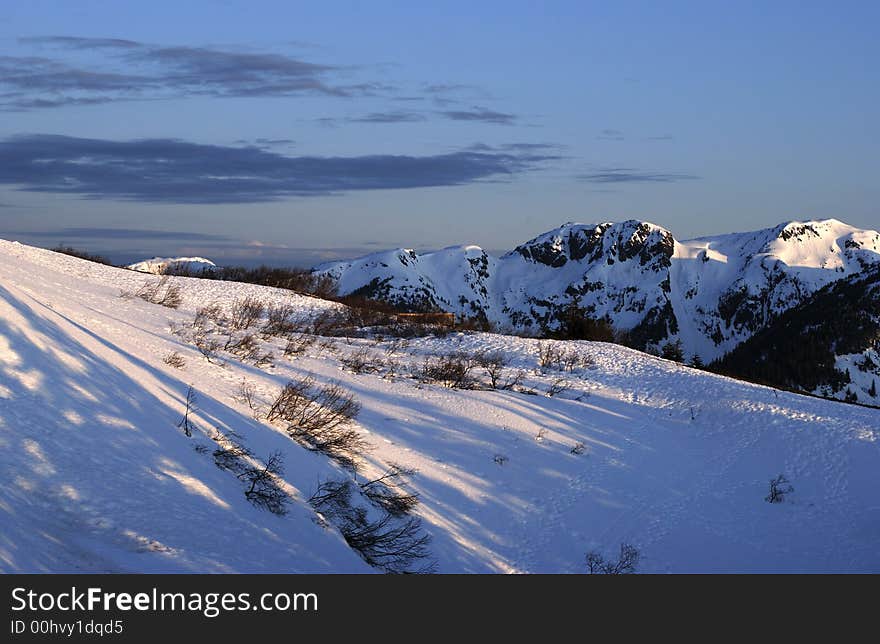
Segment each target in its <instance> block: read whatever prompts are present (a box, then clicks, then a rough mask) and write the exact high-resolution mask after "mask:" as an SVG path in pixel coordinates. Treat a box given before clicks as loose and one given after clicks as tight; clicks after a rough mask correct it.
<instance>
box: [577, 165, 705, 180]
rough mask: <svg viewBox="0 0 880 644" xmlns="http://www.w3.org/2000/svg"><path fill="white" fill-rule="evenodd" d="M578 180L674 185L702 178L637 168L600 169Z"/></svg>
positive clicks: (581, 176)
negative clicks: (677, 182) (674, 183)
mask: <svg viewBox="0 0 880 644" xmlns="http://www.w3.org/2000/svg"><path fill="white" fill-rule="evenodd" d="M578 178H579V179H581V180H583V181H587V182H589V183H673V182H676V181H690V180H694V179H699V178H700V177H698V176H696V175H693V174H680V173H675V172H648V171H644V170H639V169H637V168H600V169H599V170H598V171H596V172H592V173H589V174H583V175H580V176H579V177H578Z"/></svg>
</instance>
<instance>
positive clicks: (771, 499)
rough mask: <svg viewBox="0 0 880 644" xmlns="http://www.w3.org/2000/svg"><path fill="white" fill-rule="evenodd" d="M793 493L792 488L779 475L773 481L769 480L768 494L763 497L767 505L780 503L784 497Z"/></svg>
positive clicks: (782, 475) (785, 479) (782, 476)
mask: <svg viewBox="0 0 880 644" xmlns="http://www.w3.org/2000/svg"><path fill="white" fill-rule="evenodd" d="M792 492H794V487H793V486H792V485H791V483H789V482H788V479H787V478H785V475H784V474H780V475H779V476H777V477H776V478H775V479H770V493H769V494H768V495H767V496H765V497H764V500H765V501H767V502H768V503H782V502H783V501H785V496H786V495H787V494H791V493H792Z"/></svg>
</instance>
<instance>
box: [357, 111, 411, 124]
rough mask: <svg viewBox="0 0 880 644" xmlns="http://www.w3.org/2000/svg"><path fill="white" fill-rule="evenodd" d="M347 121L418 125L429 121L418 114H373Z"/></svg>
mask: <svg viewBox="0 0 880 644" xmlns="http://www.w3.org/2000/svg"><path fill="white" fill-rule="evenodd" d="M346 120H347V121H349V122H351V123H417V122H420V121H425V120H427V117H426V116H425V115H424V114H419V113H418V112H373V113H371V114H366V115H365V116H360V117H357V118H350V119H346Z"/></svg>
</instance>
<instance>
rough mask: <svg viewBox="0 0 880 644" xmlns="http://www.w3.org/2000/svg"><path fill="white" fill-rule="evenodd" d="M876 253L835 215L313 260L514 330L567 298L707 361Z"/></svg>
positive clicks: (353, 281) (636, 336)
mask: <svg viewBox="0 0 880 644" xmlns="http://www.w3.org/2000/svg"><path fill="white" fill-rule="evenodd" d="M878 264H880V233H878V232H877V231H873V230H860V229H858V228H855V227H853V226H850V225H848V224H845V223H843V222H841V221H839V220H837V219H824V220H811V221H797V220H793V221H788V222H783V223H780V224H778V225H777V226H773V227H771V228H766V229H761V230H756V231H748V232H742V233H728V234H724V235H715V236H703V237H698V238H694V239H690V240H682V241H679V240H677V239H676V238H675V237H674V235H673V234H672V232H671V231H669V230H667V229H666V228H663V227H662V226H658V225H657V224H653V223H651V222H647V221H640V220H626V221H623V222H616V223H615V222H602V223H598V224H581V223H575V222H567V223H565V224H563V225H561V226H559V227H557V228H554V229H552V230H550V231H547V232H544V233H542V234H540V235H537V236H535V237H534V238H532V239H530V240H529V241H527V242H525V243H523V244H520V245H518V246H517V247H516V248H514V249H513V250H511V251H508V252H507V253H504V254H502V255H501V256H499V257H495V256H493V255H490V254H489V253H487V252H486V251H485V250H483V249H482V248H480V247H479V246H473V245H459V246H449V247H447V248H444V249H441V250H439V251H434V252H430V253H424V254H421V255H419V254H417V253H415V251H413V250H412V249H394V250H386V251H380V252H378V253H372V254H369V255H366V256H364V257H361V258H357V259H354V260H349V261H335V262H328V263H325V264H321V265H319V266H317V267H315V269H313V270H314V272H315V273H318V274H321V275H328V276H330V277H332V278H333V279H335V280H336V281H337V284H338V287H339V293H340V295H357V296H363V297H367V298H371V299H378V300H383V301H386V302H389V303H391V304H393V305H396V306H399V307H402V308H406V309H412V310H444V311H448V312H452V313H455V314H457V315H459V316H461V317H465V318H468V317H469V318H475V319H476V320H478V321H480V322H482V323H484V324H485V325H486V326H490V325H491V326H492V327H494V328H498V329H500V330H504V331H509V332H513V333H517V334H523V335H546V334H548V333H550V332H553V331H554V330H558V328H559V326H560V323H561V320H562V318H563V316H564V311H565V310H566V308H567V307H569V306H570V305H571V304H572V303H573V302H574V303H577V305H578V306H579V307H582V308H583V310H584V311H585V313H586V314H587V315H589V316H591V317H595V318H601V319H605V320H606V321H608V322H609V323H610V325H611V326H612V327H614V328H615V329H617V330H618V331H620V332H624V333H626V334H627V336H628V338H627V340H628V343H629V344H631V345H632V346H635V347H637V348H639V349H646V350H654V351H656V350H659V349H660V348H661V346H662V345H663V344H665V343H668V342H677V341H680V342H681V343H682V346H683V349H684V351H685V353H686V354H687V355H688V356H694V355H697V356H699V357H700V358H701V359H702V360H714V359H716V358H718V357H720V356H722V355H724V354H726V353H728V352H729V351H730V350H732V349H733V348H734V347H736V346H737V345H738V344H740V343H741V342H743V341H744V340H746V339H748V338H749V337H751V336H752V335H753V334H754V333H755V332H756V331H757V330H759V329H761V328H764V327H765V326H766V325H767V324H769V323H770V322H771V321H772V320H773V319H775V318H776V317H778V315H779V314H781V313H782V312H784V311H785V310H788V309H789V308H791V307H793V306H796V305H797V304H800V303H802V302H803V301H805V300H806V299H807V298H808V297H809V296H810V295H811V294H812V293H814V292H815V291H817V290H818V289H820V288H822V287H823V286H825V285H826V284H829V283H831V282H834V281H836V280H838V279H840V278H842V277H846V276H849V275H852V274H855V273H858V272H861V271H864V270H866V269H867V268H869V267H872V266H876V265H878Z"/></svg>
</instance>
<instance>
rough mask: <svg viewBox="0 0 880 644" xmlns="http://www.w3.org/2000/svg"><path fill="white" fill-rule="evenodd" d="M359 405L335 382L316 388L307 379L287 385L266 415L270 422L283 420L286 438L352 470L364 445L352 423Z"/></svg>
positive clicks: (312, 381)
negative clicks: (288, 437)
mask: <svg viewBox="0 0 880 644" xmlns="http://www.w3.org/2000/svg"><path fill="white" fill-rule="evenodd" d="M360 409H361V406H360V403H359V402H357V400H356V399H355V398H354V396H353V395H352V394H350V393H348V392H347V391H345V389H343V388H342V386H340V385H339V383H336V382H331V383H328V384H325V385H321V386H317V385H316V384H315V382H314V379H313V378H312V377H311V376H309V377H307V378H305V379H303V380H292V381H290V382H288V383H287V384H286V385H285V386H284V388H283V389H282V390H281V392H280V393H279V394H278V396H277V397H276V398H275V400H274V401H273V403H272V405H271V406H270V407H269V410H268V411H267V412H266V419H267V420H269V421H270V422H274V421H283V422H284V423H286V425H287V433H288V435H289V436H290V437H291V438H293V439H294V440H296V441H297V442H299V443H300V444H302V445H304V446H305V447H307V448H308V449H311V450H314V451H316V452H321V453H323V454H326V455H328V456H330V457H331V458H333V459H334V460H336V461H337V462H338V463H339V464H341V465H342V466H343V467H347V468H349V469H356V468H357V465H358V459H359V457H360V455H361V454H362V453H363V452H364V451H366V449H367V443H366V441H364V439H363V438H362V437H361V435H360V432H358V431H357V429H355V428H354V427H353V426H352V422H353V420H354V419H355V417H356V416H357V414H358V412H359V411H360Z"/></svg>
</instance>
